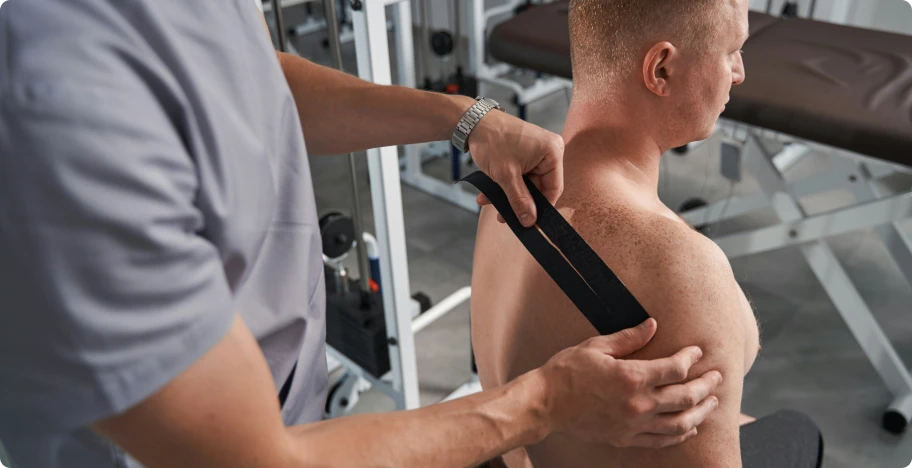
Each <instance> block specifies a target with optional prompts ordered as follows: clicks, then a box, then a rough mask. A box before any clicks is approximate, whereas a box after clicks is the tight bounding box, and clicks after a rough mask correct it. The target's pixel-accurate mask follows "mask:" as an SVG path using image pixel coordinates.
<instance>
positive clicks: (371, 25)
mask: <svg viewBox="0 0 912 468" xmlns="http://www.w3.org/2000/svg"><path fill="white" fill-rule="evenodd" d="M384 5H385V3H384V2H383V1H380V0H363V8H362V10H361V11H355V12H353V15H352V16H353V18H352V22H353V23H354V26H355V44H356V47H355V50H356V52H357V56H358V75H359V76H360V77H361V78H364V79H366V80H368V81H373V82H374V83H378V84H391V82H392V77H391V73H390V56H389V43H388V39H387V29H386V10H385V6H384ZM367 160H368V169H369V171H370V177H371V182H372V184H371V194H372V198H373V207H374V222H375V224H376V226H375V227H376V231H377V241H378V244H379V247H380V260H381V261H380V282H381V283H382V284H383V307H384V313H385V320H386V324H387V332H388V333H389V334H390V335H391V338H395V343H391V344H390V346H389V353H390V364H391V367H392V372H393V388H394V389H395V390H396V391H397V392H398V393H399V394H398V396H396V397H395V399H396V405H397V407H398V408H399V409H413V408H417V407H418V406H419V405H420V400H419V394H418V370H417V366H416V358H415V340H414V335H412V333H411V331H412V330H411V325H412V320H411V315H410V313H411V310H412V309H411V301H412V298H411V297H410V292H409V291H410V288H409V275H408V258H407V254H406V247H405V224H404V218H403V213H402V192H401V191H400V183H399V155H398V151H397V149H396V147H384V148H379V149H371V150H368V152H367Z"/></svg>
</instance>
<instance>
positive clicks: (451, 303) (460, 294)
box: [412, 286, 472, 333]
mask: <svg viewBox="0 0 912 468" xmlns="http://www.w3.org/2000/svg"><path fill="white" fill-rule="evenodd" d="M471 297H472V288H471V287H470V286H466V287H464V288H462V289H458V290H457V291H456V292H454V293H453V294H450V295H449V296H447V298H446V299H444V300H442V301H440V302H438V303H437V304H436V305H435V306H434V307H431V308H430V309H428V310H427V311H426V312H425V313H423V314H421V315H419V316H418V317H416V318H415V320H413V321H412V333H418V332H420V331H421V330H424V329H425V328H427V326H428V325H430V324H432V323H434V322H436V321H437V320H438V319H440V318H441V317H443V316H444V315H446V314H448V313H450V312H452V311H453V310H454V309H455V308H456V307H458V306H459V305H460V304H462V303H463V302H465V301H467V300H469V298H471Z"/></svg>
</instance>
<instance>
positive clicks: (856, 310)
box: [490, 1, 912, 433]
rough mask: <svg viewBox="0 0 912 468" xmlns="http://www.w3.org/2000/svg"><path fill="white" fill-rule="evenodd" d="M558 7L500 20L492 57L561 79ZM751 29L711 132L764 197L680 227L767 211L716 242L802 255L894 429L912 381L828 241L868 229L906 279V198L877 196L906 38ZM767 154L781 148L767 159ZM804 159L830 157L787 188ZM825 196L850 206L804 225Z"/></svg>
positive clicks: (777, 23) (767, 23)
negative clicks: (736, 79)
mask: <svg viewBox="0 0 912 468" xmlns="http://www.w3.org/2000/svg"><path fill="white" fill-rule="evenodd" d="M567 7H568V3H567V2H565V1H562V2H557V3H554V4H550V5H546V6H541V7H538V8H534V9H531V10H529V11H527V12H525V13H523V14H521V15H518V16H516V17H515V18H513V19H511V20H509V21H507V22H504V23H502V24H501V25H499V26H498V27H497V28H496V29H495V30H494V31H493V32H492V33H491V40H490V52H491V54H492V55H493V56H495V57H497V58H498V59H500V60H502V61H504V62H507V63H511V64H513V65H515V66H518V67H525V68H531V69H533V70H537V71H541V72H544V73H551V74H556V75H558V76H563V77H566V78H570V77H571V73H572V70H571V67H570V39H569V28H568V25H567ZM750 29H751V38H750V39H749V40H748V41H747V43H746V44H745V47H744V51H745V55H744V62H745V67H746V69H747V70H749V72H748V76H749V79H748V80H747V81H746V82H745V83H744V84H743V85H741V86H737V87H735V88H733V89H732V92H731V101H730V102H729V104H728V106H727V109H726V111H725V113H724V114H723V115H722V117H723V120H722V121H721V122H720V125H719V128H720V130H721V131H724V132H725V133H726V134H727V135H728V136H729V140H730V141H737V142H739V143H740V145H741V158H742V159H743V166H744V168H745V169H746V170H747V171H748V172H749V173H751V174H752V175H753V176H754V177H755V178H756V179H757V181H758V182H759V183H760V186H761V192H762V193H761V194H759V195H753V196H746V197H733V198H732V199H730V200H724V201H722V202H717V203H713V204H710V205H709V206H707V207H704V208H699V209H696V210H692V211H690V212H688V213H685V214H684V218H685V219H686V220H688V221H689V222H691V223H692V224H694V223H697V222H708V223H715V222H718V221H721V220H723V219H730V218H734V217H736V216H740V215H743V214H746V213H749V212H752V211H755V210H757V209H761V208H764V207H766V206H771V207H772V208H773V209H774V211H775V212H776V214H777V216H778V217H779V219H780V224H777V225H773V226H769V227H765V228H761V229H756V230H753V231H749V232H743V233H737V234H731V235H727V236H724V237H721V238H717V239H715V241H716V243H717V244H718V245H719V246H720V247H722V249H723V250H724V251H725V252H726V254H728V255H729V257H737V256H743V255H749V254H756V253H761V252H765V251H769V250H774V249H779V248H782V247H786V246H800V248H801V252H802V255H803V256H804V257H805V259H806V260H807V262H808V264H809V265H810V267H811V269H812V271H813V272H814V273H815V275H816V276H817V278H818V280H819V281H820V283H821V285H822V286H823V288H824V289H825V290H826V292H827V294H828V295H829V296H830V298H831V300H832V301H833V304H834V305H835V306H836V309H837V310H838V311H839V313H840V314H841V316H842V318H843V319H844V320H845V322H846V324H847V325H848V326H849V329H850V330H851V331H852V333H853V335H854V336H855V338H856V340H857V341H858V343H859V345H860V346H861V348H862V349H863V350H864V352H865V354H866V355H867V356H868V358H869V359H870V361H871V363H872V365H873V366H874V368H875V369H876V370H877V372H878V373H879V374H880V377H881V378H882V379H883V381H884V383H885V384H886V386H887V387H888V388H889V389H890V391H891V392H892V393H893V395H894V398H895V399H894V400H893V402H892V403H890V405H889V406H888V408H887V410H886V411H885V412H884V415H883V419H882V425H883V427H884V428H885V429H886V430H888V431H890V432H894V433H899V432H902V431H904V430H905V428H906V427H907V425H908V423H909V420H910V417H912V376H910V374H909V371H908V367H907V366H906V364H905V363H904V362H903V361H902V359H901V358H900V357H899V355H898V354H897V353H896V350H895V349H894V348H893V345H892V344H891V343H890V341H889V340H888V339H887V337H886V335H885V334H884V332H883V330H882V329H881V328H880V326H879V325H878V323H877V321H876V320H875V319H874V317H873V315H872V314H871V311H870V310H869V308H868V306H867V305H866V304H865V302H864V300H863V299H862V298H861V296H860V295H859V293H858V291H857V289H856V288H855V286H854V285H853V284H852V282H851V280H850V279H849V277H848V276H847V275H846V273H845V271H844V269H843V268H842V265H841V264H840V262H839V260H838V259H837V258H836V257H835V255H834V254H833V252H832V250H831V249H830V247H829V246H828V245H827V242H826V238H827V237H830V236H834V235H837V234H840V233H845V232H851V231H854V230H858V229H864V228H868V227H875V228H876V230H877V232H878V235H879V236H880V237H881V239H882V240H883V241H884V243H885V244H886V245H887V247H888V249H889V250H890V253H891V256H892V257H893V260H894V261H895V262H896V264H897V266H899V268H900V270H901V271H902V272H903V274H904V275H905V276H906V278H907V279H910V278H912V253H910V246H912V240H910V239H908V237H907V236H906V234H905V233H903V232H902V231H901V230H900V229H899V228H898V226H897V223H898V222H899V221H901V220H903V219H905V218H907V217H909V216H912V193H900V194H892V193H883V192H882V189H881V188H880V187H879V186H878V185H877V184H875V182H876V181H877V180H879V179H881V178H883V177H885V176H887V175H890V174H893V173H897V172H899V173H907V174H908V173H910V172H912V169H910V167H909V166H912V160H910V159H909V155H910V154H912V100H910V99H908V89H909V86H910V81H909V78H908V77H909V76H910V73H912V57H910V56H909V54H908V51H909V50H912V37H909V36H905V35H900V34H891V33H886V32H880V31H873V30H867V29H861V28H856V27H851V26H843V25H838V24H831V23H825V22H821V21H814V20H808V19H801V18H789V19H782V18H779V17H775V16H770V15H765V14H763V13H757V12H751V13H750ZM777 146H778V147H780V148H782V149H781V150H774V149H773V148H775V147H777ZM811 152H816V153H820V154H825V155H831V156H834V157H833V158H832V159H833V161H834V163H835V164H836V166H837V169H836V170H835V171H833V172H830V173H825V174H815V175H813V176H810V177H808V178H806V179H803V180H801V181H798V182H789V181H786V180H785V178H784V177H783V174H784V172H785V171H786V170H787V169H788V168H790V167H791V166H793V165H794V164H795V162H797V161H798V160H800V159H801V158H803V157H804V156H806V155H808V154H809V153H811ZM834 188H848V189H849V190H850V191H851V192H852V193H853V195H854V196H855V199H856V201H857V202H858V204H857V205H853V206H850V207H848V208H843V209H840V210H835V211H833V212H828V213H822V214H816V215H813V216H809V215H808V214H807V213H806V212H805V211H804V209H803V208H802V206H801V204H800V198H801V197H804V196H807V195H811V194H813V193H819V192H821V191H824V190H829V189H834ZM729 205H730V206H729ZM726 208H727V210H726Z"/></svg>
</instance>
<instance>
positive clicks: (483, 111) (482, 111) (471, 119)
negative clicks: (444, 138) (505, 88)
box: [450, 96, 503, 153]
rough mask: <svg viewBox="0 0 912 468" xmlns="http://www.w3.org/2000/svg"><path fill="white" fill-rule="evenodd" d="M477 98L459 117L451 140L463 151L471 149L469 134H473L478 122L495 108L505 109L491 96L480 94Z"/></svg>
mask: <svg viewBox="0 0 912 468" xmlns="http://www.w3.org/2000/svg"><path fill="white" fill-rule="evenodd" d="M475 100H476V101H477V102H476V103H475V104H473V105H472V107H470V108H469V110H468V111H466V113H465V114H464V115H463V116H462V118H461V119H459V123H458V124H456V129H455V130H453V138H452V139H451V140H450V141H452V142H453V146H455V147H456V149H458V150H459V151H462V152H463V153H465V152H467V151H469V144H468V140H469V135H471V134H472V130H474V129H475V126H476V125H478V122H481V119H482V118H483V117H484V116H485V115H487V113H488V112H490V111H492V110H494V109H498V110H501V111H502V110H503V107H501V106H500V104H498V103H497V101H495V100H493V99H491V98H486V97H482V96H478V97H477V98H475Z"/></svg>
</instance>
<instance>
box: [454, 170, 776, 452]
mask: <svg viewBox="0 0 912 468" xmlns="http://www.w3.org/2000/svg"><path fill="white" fill-rule="evenodd" d="M566 170H567V175H566V180H567V181H568V183H567V189H566V191H565V193H564V195H563V196H562V198H561V200H560V202H559V204H558V206H557V208H558V210H559V211H560V212H561V214H562V215H563V216H564V217H565V218H567V220H568V221H569V222H570V224H572V225H573V226H574V227H575V228H576V229H577V230H578V231H579V232H580V234H581V235H582V236H583V238H585V239H586V241H587V242H588V243H589V244H590V245H591V246H592V247H593V249H595V251H596V252H598V253H599V255H600V256H601V257H602V259H603V260H604V261H605V263H606V264H607V265H608V266H609V267H610V268H611V269H612V270H613V271H614V272H615V273H616V274H617V275H618V277H619V278H620V279H621V280H622V281H623V282H624V283H625V285H627V287H628V288H629V289H630V291H631V292H632V293H633V295H634V296H635V297H636V298H637V300H638V301H639V302H640V303H641V304H642V305H643V307H644V308H645V309H646V310H647V312H648V313H649V314H650V315H651V316H653V317H655V318H656V320H657V321H658V323H659V328H658V332H657V334H656V337H655V338H654V339H653V341H652V342H651V343H650V344H649V345H648V346H647V347H646V348H644V349H643V350H641V351H639V352H638V353H636V354H635V355H633V356H630V357H629V358H633V359H650V358H658V357H666V356H670V355H672V354H673V353H674V352H675V351H677V350H678V349H680V348H681V347H683V346H689V345H699V346H701V347H703V349H704V351H706V353H707V354H706V356H705V357H704V359H703V360H702V361H701V362H700V363H698V365H697V366H695V367H694V368H693V369H691V376H699V375H701V374H702V373H703V372H706V371H707V370H710V369H713V368H715V369H717V370H720V371H721V372H723V376H724V378H725V383H724V384H723V386H722V387H724V388H721V389H720V394H719V395H718V396H719V397H720V402H721V408H722V410H720V411H719V413H720V414H719V416H717V417H716V416H714V417H713V418H711V419H715V420H714V421H712V420H710V421H708V422H707V423H705V424H704V426H707V427H701V428H700V431H701V432H700V435H698V436H697V437H695V438H694V441H689V442H687V443H685V444H682V445H681V446H679V447H676V448H671V449H664V450H642V449H615V448H612V447H608V446H600V445H589V444H583V443H582V442H580V441H578V440H574V439H572V438H569V437H567V436H565V435H562V434H555V435H552V436H551V437H549V438H548V439H546V440H545V441H544V442H542V443H540V444H538V445H536V446H533V447H528V453H529V456H530V458H531V460H532V461H533V462H534V463H535V466H536V467H538V468H548V467H589V466H599V467H615V466H616V467H621V466H625V467H626V466H634V465H636V466H656V465H657V466H681V467H689V466H701V467H702V466H706V467H709V466H717V465H716V464H715V463H718V466H726V467H731V466H736V465H735V464H734V463H731V460H728V459H729V458H737V459H738V460H737V461H738V463H740V456H739V452H738V451H737V444H738V439H737V427H738V425H737V415H738V414H739V413H740V398H741V388H742V385H743V377H744V374H745V373H746V372H747V370H748V369H749V368H750V366H751V365H752V363H753V360H754V359H755V357H756V354H757V350H758V347H759V337H758V331H757V325H756V321H755V320H754V317H753V313H752V310H751V308H750V305H749V304H748V302H747V300H746V299H745V297H744V295H743V293H742V292H741V290H740V288H739V287H738V285H737V283H736V282H735V281H734V277H733V276H732V274H731V271H730V267H729V266H728V261H727V259H725V257H724V254H722V252H721V251H720V250H719V249H718V247H716V246H715V244H713V243H712V242H711V241H710V240H709V239H706V238H705V237H704V236H702V235H701V234H700V233H698V232H695V231H693V230H692V229H691V228H690V227H689V226H687V225H686V224H684V223H683V221H681V220H680V219H679V218H678V217H677V216H676V215H675V214H674V213H673V212H671V210H669V209H668V208H666V207H664V206H662V205H661V204H660V203H657V200H654V201H650V200H648V199H647V197H642V196H637V195H636V194H635V193H636V191H635V190H628V187H626V186H625V183H624V181H623V180H621V179H620V178H618V177H617V176H616V175H614V174H612V173H611V172H610V171H607V172H606V171H602V172H601V173H596V172H595V171H593V170H592V169H591V168H589V167H586V165H585V164H584V163H576V162H573V161H569V160H568V162H567V164H566ZM472 288H473V294H472V341H473V347H474V349H475V354H476V359H477V362H478V369H479V376H480V378H481V383H482V385H483V386H484V388H486V389H487V388H492V387H496V386H499V385H502V384H504V383H505V382H508V381H510V380H512V379H513V378H515V377H517V376H519V375H521V374H523V373H525V372H527V371H529V370H532V369H534V368H536V367H539V366H541V365H543V364H544V363H545V362H546V361H547V360H548V359H549V358H550V357H552V356H553V355H554V354H556V353H558V352H559V351H561V350H563V349H565V348H568V347H571V346H574V345H577V344H579V343H581V342H583V341H585V340H586V339H588V338H591V337H593V336H595V335H596V334H597V332H596V330H595V329H594V328H593V327H592V325H591V324H589V322H588V321H587V320H586V318H585V317H584V316H583V315H582V314H581V313H580V312H579V311H578V310H577V309H576V308H575V307H574V305H573V303H572V302H571V301H570V300H569V299H568V298H567V297H566V296H565V295H564V293H563V292H562V291H561V290H560V289H559V288H558V287H557V285H556V284H555V283H554V282H553V281H552V280H551V279H550V278H549V277H548V276H547V274H546V273H545V272H544V270H543V269H542V268H541V267H540V266H539V265H538V264H537V263H536V261H535V260H534V258H532V256H531V255H530V254H529V253H528V252H527V251H526V250H525V248H524V247H523V245H522V244H521V243H520V242H519V241H518V240H517V239H516V238H515V236H514V235H513V233H512V232H511V231H510V229H509V228H508V227H506V226H505V225H503V224H501V223H499V222H497V219H496V212H495V211H494V209H493V208H490V207H486V208H485V209H483V210H482V214H481V219H480V221H479V227H478V236H477V239H476V250H475V258H474V267H473V280H472ZM704 311H705V312H704ZM726 374H727V375H726ZM732 444H734V449H732V448H731V446H732ZM707 450H709V451H711V452H714V453H715V459H713V460H712V461H711V462H710V461H708V459H707V460H703V459H702V458H701V457H703V456H705V455H701V452H706V451H707ZM719 450H722V451H725V450H727V451H729V452H732V451H733V452H734V453H729V455H727V456H726V455H724V454H722V455H720V452H719ZM515 455H516V454H514V456H513V457H512V458H513V460H516V459H517V458H518V457H516V456H515ZM679 463H680V464H679ZM514 464H515V463H514ZM737 466H740V465H737Z"/></svg>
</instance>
